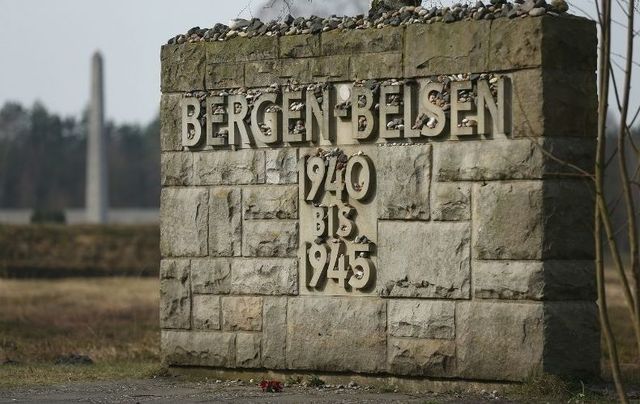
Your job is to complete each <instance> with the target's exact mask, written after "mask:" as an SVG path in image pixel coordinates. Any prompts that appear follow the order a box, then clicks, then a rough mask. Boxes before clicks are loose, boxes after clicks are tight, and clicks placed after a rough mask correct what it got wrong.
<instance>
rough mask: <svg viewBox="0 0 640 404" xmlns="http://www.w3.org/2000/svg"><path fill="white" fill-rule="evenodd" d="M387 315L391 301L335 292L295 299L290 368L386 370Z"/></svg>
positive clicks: (291, 316)
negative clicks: (327, 294)
mask: <svg viewBox="0 0 640 404" xmlns="http://www.w3.org/2000/svg"><path fill="white" fill-rule="evenodd" d="M386 314H387V313H386V305H385V302H384V301H381V300H377V299H367V298H358V299H353V298H340V297H330V296H323V297H298V298H295V299H293V298H292V299H290V300H289V304H288V306H287V354H286V356H287V368H288V369H309V370H315V371H323V370H324V371H331V372H341V371H353V372H366V373H373V372H379V371H384V370H385V368H386V343H387V342H386V321H387V320H386ZM311 342H312V343H311Z"/></svg>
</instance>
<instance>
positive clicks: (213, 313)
mask: <svg viewBox="0 0 640 404" xmlns="http://www.w3.org/2000/svg"><path fill="white" fill-rule="evenodd" d="M192 310H193V328H194V329H195V330H219V329H220V296H215V295H193V307H192Z"/></svg>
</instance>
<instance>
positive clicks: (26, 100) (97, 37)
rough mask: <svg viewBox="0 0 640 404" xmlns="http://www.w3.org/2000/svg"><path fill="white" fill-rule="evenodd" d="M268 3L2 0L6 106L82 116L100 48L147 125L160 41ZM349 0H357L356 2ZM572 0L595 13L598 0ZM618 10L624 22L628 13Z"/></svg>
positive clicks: (1, 78)
mask: <svg viewBox="0 0 640 404" xmlns="http://www.w3.org/2000/svg"><path fill="white" fill-rule="evenodd" d="M298 1H299V2H302V4H305V3H306V1H305V0H298ZM260 3H261V1H260V0H252V1H250V0H234V1H227V0H189V1H180V0H108V1H105V0H55V1H54V0H0V105H3V104H4V103H5V102H6V101H10V100H13V101H19V102H22V103H23V104H27V105H31V104H32V103H33V102H34V101H36V100H40V101H42V102H43V103H44V104H45V105H46V106H47V107H48V108H49V109H50V110H51V111H53V112H56V113H61V114H64V115H79V114H80V112H81V111H82V110H83V109H84V107H85V105H86V103H87V100H88V97H89V87H88V83H89V67H90V65H89V62H90V58H91V54H92V53H93V52H94V51H95V50H98V49H99V50H100V51H101V52H102V54H103V56H104V59H105V83H106V100H107V102H106V109H107V110H106V114H107V116H108V117H109V118H111V119H115V120H116V121H118V122H139V123H146V122H148V121H149V120H151V119H152V118H153V117H154V116H155V114H156V113H157V110H158V101H159V97H160V79H159V72H160V55H159V54H160V46H161V45H162V44H163V43H165V42H166V40H167V39H168V38H169V37H171V36H172V35H174V34H177V33H182V32H185V31H186V30H187V29H188V28H190V27H192V26H194V25H198V26H201V27H211V26H213V25H214V24H215V23H217V22H223V23H227V22H228V21H229V19H231V18H234V17H237V16H238V13H239V12H241V11H243V10H244V11H243V16H244V17H250V13H251V14H253V15H257V14H260V13H261V9H262V7H261V4H260ZM348 3H355V5H352V6H351V8H349V7H348V6H347V4H348ZM367 3H368V0H314V1H313V2H312V3H311V4H312V5H313V6H314V7H320V6H324V7H325V8H327V7H328V8H329V9H332V12H333V13H336V14H344V13H352V12H355V11H357V10H358V9H361V10H362V9H366V8H367ZM443 3H452V2H447V1H443ZM572 3H573V4H574V5H575V6H577V7H580V8H582V9H584V11H586V12H587V13H590V14H591V15H592V16H594V15H595V10H594V6H593V1H592V0H573V1H572ZM329 5H331V6H329ZM246 6H249V7H248V8H247V7H246ZM277 11H278V10H272V11H271V12H277ZM573 11H574V13H576V14H581V12H579V11H578V10H577V9H575V8H574V9H573ZM616 11H617V13H618V15H617V18H618V19H619V20H622V13H621V12H620V10H616ZM316 12H317V10H316ZM262 13H264V10H262ZM576 40H580V39H579V38H576ZM623 49H624V46H623V44H614V50H616V51H617V52H618V53H623Z"/></svg>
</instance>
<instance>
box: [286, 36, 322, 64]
mask: <svg viewBox="0 0 640 404" xmlns="http://www.w3.org/2000/svg"><path fill="white" fill-rule="evenodd" d="M313 56H320V35H311V34H306V35H287V36H281V37H280V57H281V58H304V57H313Z"/></svg>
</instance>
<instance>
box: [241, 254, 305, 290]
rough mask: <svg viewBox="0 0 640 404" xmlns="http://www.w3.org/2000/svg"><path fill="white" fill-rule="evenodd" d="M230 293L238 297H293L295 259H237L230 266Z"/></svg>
mask: <svg viewBox="0 0 640 404" xmlns="http://www.w3.org/2000/svg"><path fill="white" fill-rule="evenodd" d="M231 293H233V294H238V295H295V294H297V293H298V261H297V260H296V259H295V258H258V259H254V258H237V259H235V260H233V263H232V264H231Z"/></svg>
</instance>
